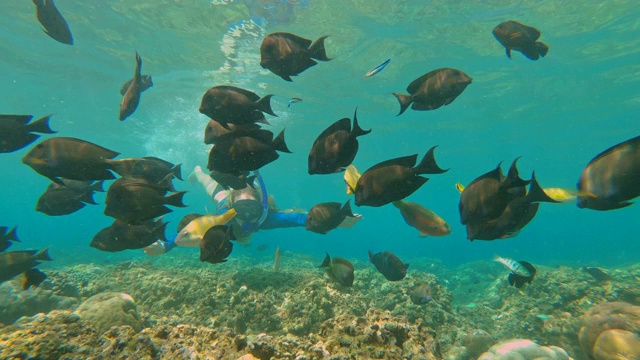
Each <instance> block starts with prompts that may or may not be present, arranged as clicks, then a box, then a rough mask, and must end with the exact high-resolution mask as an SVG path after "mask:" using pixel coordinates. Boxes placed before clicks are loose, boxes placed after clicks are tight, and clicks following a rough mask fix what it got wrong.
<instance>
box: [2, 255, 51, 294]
mask: <svg viewBox="0 0 640 360" xmlns="http://www.w3.org/2000/svg"><path fill="white" fill-rule="evenodd" d="M47 250H48V248H46V249H44V250H42V251H37V250H22V251H10V252H3V253H0V283H3V282H5V281H8V280H11V279H13V278H14V277H16V276H18V275H20V274H24V276H25V277H27V279H26V281H24V282H23V288H25V289H26V288H28V287H29V286H32V285H33V286H37V284H39V283H40V282H42V280H44V279H41V276H40V272H39V271H38V272H35V271H33V269H34V268H35V267H36V266H38V265H40V264H41V262H42V261H51V258H50V257H49V254H48V253H47ZM45 278H46V276H45ZM36 280H39V282H37V281H36Z"/></svg>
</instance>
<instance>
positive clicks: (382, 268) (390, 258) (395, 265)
mask: <svg viewBox="0 0 640 360" xmlns="http://www.w3.org/2000/svg"><path fill="white" fill-rule="evenodd" d="M369 261H370V262H371V263H372V264H373V265H375V267H376V269H378V271H379V272H380V273H381V274H382V275H384V277H385V278H386V279H387V280H389V281H399V280H402V279H404V277H405V276H407V269H408V268H409V264H405V263H403V262H402V260H400V258H399V257H397V256H396V255H395V254H393V253H392V252H389V251H383V252H379V253H377V254H374V253H373V251H371V250H369Z"/></svg>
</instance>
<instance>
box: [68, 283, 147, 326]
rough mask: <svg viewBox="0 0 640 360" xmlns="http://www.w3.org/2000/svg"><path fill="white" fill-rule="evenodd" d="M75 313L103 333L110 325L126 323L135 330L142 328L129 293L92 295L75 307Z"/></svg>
mask: <svg viewBox="0 0 640 360" xmlns="http://www.w3.org/2000/svg"><path fill="white" fill-rule="evenodd" d="M75 314H76V315H78V316H80V318H81V319H82V320H83V321H86V322H89V323H91V325H92V327H94V328H96V329H97V330H98V332H100V333H103V332H105V331H107V330H109V329H110V328H111V327H112V326H123V325H128V326H131V327H132V328H133V330H135V331H136V332H139V331H140V330H142V329H143V325H142V322H141V320H140V316H139V315H138V309H137V307H136V303H135V301H134V300H133V298H132V297H131V296H130V295H127V294H122V293H116V292H106V293H100V294H96V295H93V296H92V297H90V298H88V299H87V300H85V301H84V302H83V303H82V304H80V306H79V307H78V308H77V309H76V311H75Z"/></svg>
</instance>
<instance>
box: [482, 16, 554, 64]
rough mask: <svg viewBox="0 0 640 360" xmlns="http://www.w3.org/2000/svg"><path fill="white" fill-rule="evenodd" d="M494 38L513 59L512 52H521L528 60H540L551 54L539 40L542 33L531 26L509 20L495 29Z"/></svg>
mask: <svg viewBox="0 0 640 360" xmlns="http://www.w3.org/2000/svg"><path fill="white" fill-rule="evenodd" d="M492 32H493V36H495V38H496V40H498V42H499V43H500V44H502V46H504V47H505V49H506V52H507V57H508V58H509V59H511V50H516V51H520V52H521V53H522V54H523V55H524V56H525V57H526V58H527V59H530V60H538V59H539V58H540V57H541V56H542V57H544V56H545V55H547V52H549V47H548V46H547V45H546V44H545V43H543V42H540V41H536V40H538V38H540V31H539V30H538V29H536V28H533V27H531V26H527V25H524V24H521V23H519V22H517V21H513V20H509V21H505V22H503V23H500V24H498V26H496V27H495V28H493V31H492Z"/></svg>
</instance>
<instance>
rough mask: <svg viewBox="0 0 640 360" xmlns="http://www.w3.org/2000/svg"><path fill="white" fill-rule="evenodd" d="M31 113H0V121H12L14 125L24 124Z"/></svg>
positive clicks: (31, 116)
mask: <svg viewBox="0 0 640 360" xmlns="http://www.w3.org/2000/svg"><path fill="white" fill-rule="evenodd" d="M31 119H33V115H0V122H2V121H13V122H14V123H15V124H16V125H26V124H27V123H28V122H29V121H30V120H31Z"/></svg>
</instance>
